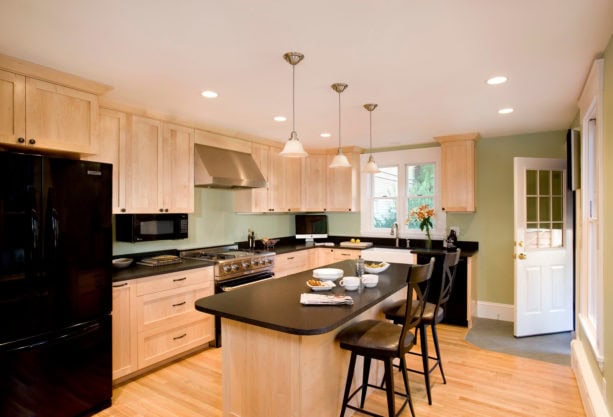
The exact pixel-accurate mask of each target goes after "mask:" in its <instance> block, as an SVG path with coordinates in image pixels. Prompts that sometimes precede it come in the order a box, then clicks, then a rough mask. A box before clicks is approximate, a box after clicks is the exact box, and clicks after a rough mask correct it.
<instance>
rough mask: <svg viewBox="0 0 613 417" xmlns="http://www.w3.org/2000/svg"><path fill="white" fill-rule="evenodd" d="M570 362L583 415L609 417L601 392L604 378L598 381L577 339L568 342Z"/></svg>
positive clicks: (581, 344)
mask: <svg viewBox="0 0 613 417" xmlns="http://www.w3.org/2000/svg"><path fill="white" fill-rule="evenodd" d="M570 363H571V367H572V368H573V371H574V372H575V378H576V379H577V387H578V388H579V395H580V396H581V401H582V402H583V409H584V410H585V415H586V416H587V417H611V414H610V413H609V410H608V409H607V405H606V402H605V397H604V394H603V389H604V383H605V381H604V378H602V379H601V381H600V383H599V382H598V380H597V376H596V375H594V373H593V372H592V369H591V367H590V363H589V360H588V357H587V354H586V352H585V349H584V347H583V343H582V342H581V341H580V340H579V339H574V340H573V341H571V342H570Z"/></svg>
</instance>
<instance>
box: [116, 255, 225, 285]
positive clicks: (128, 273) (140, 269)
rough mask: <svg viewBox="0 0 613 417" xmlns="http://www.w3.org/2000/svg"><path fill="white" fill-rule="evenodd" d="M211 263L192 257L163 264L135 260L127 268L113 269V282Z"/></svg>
mask: <svg viewBox="0 0 613 417" xmlns="http://www.w3.org/2000/svg"><path fill="white" fill-rule="evenodd" d="M211 265H214V263H213V262H211V261H200V260H193V259H182V262H181V263H178V264H171V265H163V266H145V265H137V264H136V262H134V263H133V264H132V265H130V266H129V267H128V268H125V269H115V270H114V271H113V282H118V281H126V280H129V279H136V278H143V277H149V276H152V275H160V274H168V273H170V272H179V271H185V270H187V269H195V268H204V267H206V266H211Z"/></svg>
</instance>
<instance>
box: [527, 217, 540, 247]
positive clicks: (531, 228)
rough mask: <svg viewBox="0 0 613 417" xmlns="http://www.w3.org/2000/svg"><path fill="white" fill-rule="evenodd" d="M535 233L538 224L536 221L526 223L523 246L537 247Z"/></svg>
mask: <svg viewBox="0 0 613 417" xmlns="http://www.w3.org/2000/svg"><path fill="white" fill-rule="evenodd" d="M537 233H538V224H537V223H528V224H527V227H526V236H525V239H526V240H525V242H524V244H525V246H526V248H528V249H530V248H536V247H537V242H538V240H537Z"/></svg>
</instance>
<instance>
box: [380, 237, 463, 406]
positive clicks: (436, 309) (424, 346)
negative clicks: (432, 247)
mask: <svg viewBox="0 0 613 417" xmlns="http://www.w3.org/2000/svg"><path fill="white" fill-rule="evenodd" d="M459 261H460V249H459V248H458V249H457V250H456V251H455V252H447V253H446V254H445V259H444V261H443V273H442V278H441V292H440V294H439V297H438V300H437V302H436V304H434V303H426V306H425V308H424V313H423V315H422V320H421V322H420V323H419V325H418V326H417V329H416V331H415V333H416V334H417V333H419V344H420V348H421V353H416V352H409V353H410V354H411V355H421V359H422V365H423V371H420V370H416V369H411V368H408V369H407V370H408V371H411V372H415V373H418V374H421V375H423V376H424V379H425V383H426V393H427V394H428V404H430V405H432V392H431V391H432V390H431V387H430V374H431V373H432V371H434V369H436V367H437V366H438V368H439V369H440V371H441V376H442V377H443V384H446V383H447V379H446V378H445V372H444V371H443V363H442V362H441V350H440V347H439V344H438V333H437V332H436V324H437V323H440V322H441V321H443V319H444V318H445V304H447V301H449V297H450V296H451V290H452V289H453V280H454V278H455V274H456V269H457V267H458V262H459ZM415 303H416V301H413V304H415ZM406 305H407V303H406V300H398V301H396V302H395V303H393V304H391V305H390V306H389V307H387V308H386V309H385V310H383V313H384V314H385V318H387V319H388V320H392V321H393V322H394V324H399V325H401V324H403V323H404V316H405V314H406ZM428 325H429V326H430V327H431V328H432V339H433V341H434V349H435V350H436V356H429V354H428V336H427V332H426V329H427V326H428ZM430 360H434V365H432V367H430ZM400 366H401V367H402V366H403V365H402V364H400Z"/></svg>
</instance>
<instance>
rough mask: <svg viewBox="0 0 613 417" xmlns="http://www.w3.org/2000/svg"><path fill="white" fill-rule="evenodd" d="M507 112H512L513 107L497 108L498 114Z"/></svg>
mask: <svg viewBox="0 0 613 417" xmlns="http://www.w3.org/2000/svg"><path fill="white" fill-rule="evenodd" d="M509 113H513V108H511V107H505V108H504V109H500V110H498V114H509Z"/></svg>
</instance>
